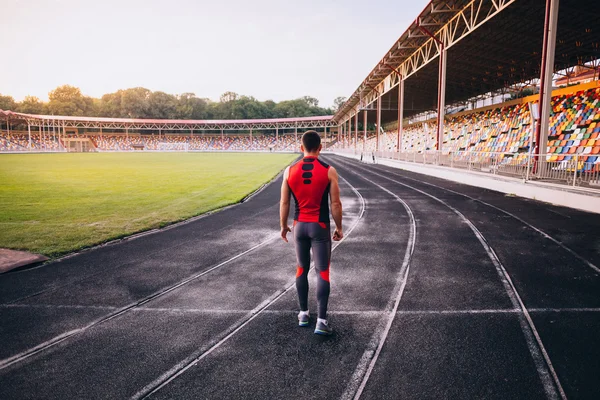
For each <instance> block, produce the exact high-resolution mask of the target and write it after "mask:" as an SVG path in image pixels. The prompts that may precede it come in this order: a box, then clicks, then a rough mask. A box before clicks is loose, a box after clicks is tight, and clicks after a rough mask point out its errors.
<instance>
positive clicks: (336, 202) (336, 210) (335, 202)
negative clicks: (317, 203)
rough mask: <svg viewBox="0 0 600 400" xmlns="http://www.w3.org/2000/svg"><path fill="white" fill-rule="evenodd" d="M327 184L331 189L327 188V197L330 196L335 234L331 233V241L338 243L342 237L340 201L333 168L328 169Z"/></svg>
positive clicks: (335, 172) (336, 178)
mask: <svg viewBox="0 0 600 400" xmlns="http://www.w3.org/2000/svg"><path fill="white" fill-rule="evenodd" d="M328 176H329V182H330V183H331V187H330V188H329V195H330V196H331V216H332V217H333V221H334V222H335V232H333V240H335V241H338V240H341V239H342V238H343V237H344V232H343V230H342V200H340V185H339V183H338V174H337V171H336V170H335V168H333V167H330V168H329V172H328Z"/></svg>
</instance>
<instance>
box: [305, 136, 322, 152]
mask: <svg viewBox="0 0 600 400" xmlns="http://www.w3.org/2000/svg"><path fill="white" fill-rule="evenodd" d="M321 148H322V146H321V136H319V134H318V133H317V132H315V131H306V132H304V135H302V146H301V147H300V149H301V150H302V151H303V152H304V153H305V154H311V155H318V154H319V153H320V152H321Z"/></svg>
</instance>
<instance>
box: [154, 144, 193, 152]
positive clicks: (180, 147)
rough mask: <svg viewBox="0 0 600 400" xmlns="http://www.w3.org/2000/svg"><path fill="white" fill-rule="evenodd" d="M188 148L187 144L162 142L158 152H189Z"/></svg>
mask: <svg viewBox="0 0 600 400" xmlns="http://www.w3.org/2000/svg"><path fill="white" fill-rule="evenodd" d="M188 146H189V144H188V143H185V142H173V143H167V142H161V143H159V144H158V151H188Z"/></svg>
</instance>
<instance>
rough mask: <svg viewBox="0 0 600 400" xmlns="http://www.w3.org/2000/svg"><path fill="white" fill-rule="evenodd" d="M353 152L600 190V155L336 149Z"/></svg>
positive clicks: (367, 157) (370, 157) (362, 156)
mask: <svg viewBox="0 0 600 400" xmlns="http://www.w3.org/2000/svg"><path fill="white" fill-rule="evenodd" d="M336 152H339V153H345V154H352V155H355V156H356V158H357V159H361V160H368V161H371V160H376V159H377V158H387V159H392V160H398V161H404V162H412V163H417V164H426V165H427V164H428V165H438V166H444V167H450V168H458V169H466V170H470V171H476V172H483V173H489V174H492V175H504V176H512V177H518V178H521V179H523V180H524V181H532V180H535V181H547V182H555V183H561V184H567V185H570V186H578V187H590V188H595V189H600V154H597V155H596V154H593V155H587V154H571V155H567V156H564V158H563V159H562V160H555V161H549V160H551V159H552V156H553V154H542V155H540V156H535V155H533V154H529V153H481V152H470V151H466V152H461V151H459V152H439V151H425V152H413V153H398V152H389V151H380V152H362V151H359V150H354V149H342V150H336Z"/></svg>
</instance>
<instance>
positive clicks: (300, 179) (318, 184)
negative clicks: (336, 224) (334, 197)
mask: <svg viewBox="0 0 600 400" xmlns="http://www.w3.org/2000/svg"><path fill="white" fill-rule="evenodd" d="M328 173H329V165H327V164H325V163H324V162H323V161H321V160H319V159H318V158H316V157H304V158H303V159H302V160H300V161H298V162H296V163H295V164H293V165H292V166H290V171H289V175H288V179H287V183H288V186H289V188H290V191H291V192H292V196H293V197H294V201H295V203H296V211H295V213H294V219H295V220H296V221H298V222H325V223H329V187H330V186H331V184H330V182H329V175H328Z"/></svg>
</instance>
